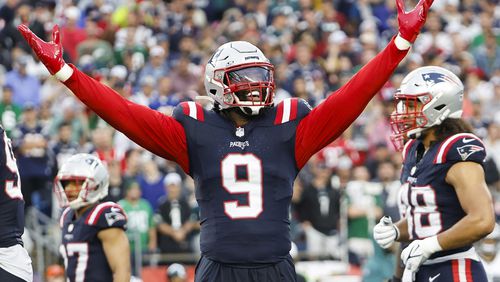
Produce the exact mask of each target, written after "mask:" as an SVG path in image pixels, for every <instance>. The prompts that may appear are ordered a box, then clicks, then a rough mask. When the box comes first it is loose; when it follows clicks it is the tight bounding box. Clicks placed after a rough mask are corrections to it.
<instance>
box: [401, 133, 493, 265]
mask: <svg viewBox="0 0 500 282" xmlns="http://www.w3.org/2000/svg"><path fill="white" fill-rule="evenodd" d="M423 151H424V147H423V144H422V142H421V141H420V140H411V141H409V142H408V143H407V144H406V145H405V148H404V150H403V156H404V160H403V170H402V174H401V181H402V183H403V184H404V187H403V189H404V190H403V191H404V192H403V193H405V194H403V195H402V196H403V201H404V205H405V206H406V211H405V216H406V218H407V220H408V232H409V234H410V239H412V240H415V239H423V238H427V237H430V236H434V235H437V234H439V233H441V232H443V231H445V230H447V229H449V228H450V227H452V226H453V225H454V224H455V223H457V222H458V221H459V220H460V219H462V218H463V217H464V216H465V212H464V210H463V209H462V207H461V205H460V202H459V200H458V196H457V194H456V192H455V189H454V188H453V186H451V185H450V184H448V183H447V182H446V180H445V179H446V174H447V173H448V170H449V169H450V168H451V167H452V166H453V165H454V164H456V163H458V162H476V163H479V164H481V165H482V164H483V162H484V159H485V158H486V151H485V148H484V145H483V143H482V141H481V140H480V139H479V138H478V137H477V136H475V135H473V134H470V133H460V134H456V135H453V136H451V137H449V138H447V139H446V140H444V141H443V142H439V143H434V144H432V145H431V146H430V148H429V149H428V151H427V152H426V153H425V154H424V155H423V156H422V157H421V159H420V160H419V161H418V160H417V158H418V157H417V155H419V154H423ZM470 247H471V246H465V247H462V248H459V249H455V250H448V251H443V252H438V253H435V254H434V255H433V256H432V257H431V258H435V257H439V256H443V255H448V254H452V253H457V252H462V251H465V250H467V249H470Z"/></svg>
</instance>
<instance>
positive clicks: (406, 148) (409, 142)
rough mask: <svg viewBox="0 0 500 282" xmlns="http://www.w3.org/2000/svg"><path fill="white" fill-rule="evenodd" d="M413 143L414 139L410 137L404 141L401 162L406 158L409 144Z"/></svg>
mask: <svg viewBox="0 0 500 282" xmlns="http://www.w3.org/2000/svg"><path fill="white" fill-rule="evenodd" d="M413 143H415V139H411V140H410V141H408V142H406V144H405V146H404V147H403V151H402V152H401V155H403V162H404V161H405V160H406V156H407V155H408V149H409V148H411V145H413Z"/></svg>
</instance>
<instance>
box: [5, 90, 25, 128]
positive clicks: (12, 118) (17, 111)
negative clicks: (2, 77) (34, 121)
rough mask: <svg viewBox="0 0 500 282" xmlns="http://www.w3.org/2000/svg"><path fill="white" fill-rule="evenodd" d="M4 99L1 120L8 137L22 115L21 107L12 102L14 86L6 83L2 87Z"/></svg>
mask: <svg viewBox="0 0 500 282" xmlns="http://www.w3.org/2000/svg"><path fill="white" fill-rule="evenodd" d="M2 90H3V91H2V92H3V93H2V100H1V101H0V120H1V124H2V127H3V128H4V129H5V132H6V134H7V136H8V137H11V133H12V130H14V128H15V127H16V125H17V122H18V121H19V117H20V116H21V111H22V109H21V107H20V106H19V105H17V104H14V103H13V102H12V87H10V86H8V85H6V86H4V87H3V89H2Z"/></svg>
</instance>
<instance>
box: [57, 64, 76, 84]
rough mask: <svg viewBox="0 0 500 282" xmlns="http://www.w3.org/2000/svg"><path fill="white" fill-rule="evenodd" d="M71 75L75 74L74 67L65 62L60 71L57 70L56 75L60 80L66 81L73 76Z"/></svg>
mask: <svg viewBox="0 0 500 282" xmlns="http://www.w3.org/2000/svg"><path fill="white" fill-rule="evenodd" d="M71 75H73V69H72V68H71V67H70V66H69V65H68V64H64V66H63V67H62V68H61V69H60V70H59V71H58V72H56V74H55V75H54V76H55V77H56V78H57V79H58V80H60V81H62V82H65V81H66V80H68V79H69V78H70V77H71Z"/></svg>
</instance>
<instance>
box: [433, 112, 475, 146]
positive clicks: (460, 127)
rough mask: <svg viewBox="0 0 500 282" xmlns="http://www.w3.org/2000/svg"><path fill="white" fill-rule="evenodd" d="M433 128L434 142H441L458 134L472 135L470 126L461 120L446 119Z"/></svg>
mask: <svg viewBox="0 0 500 282" xmlns="http://www.w3.org/2000/svg"><path fill="white" fill-rule="evenodd" d="M433 128H434V136H436V141H437V142H441V141H444V140H445V139H446V138H448V137H450V136H452V135H455V134H458V133H473V129H472V126H471V125H470V124H469V123H468V122H466V121H465V120H463V119H461V118H447V119H445V120H444V121H443V122H442V123H441V124H440V125H436V126H434V127H433Z"/></svg>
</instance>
